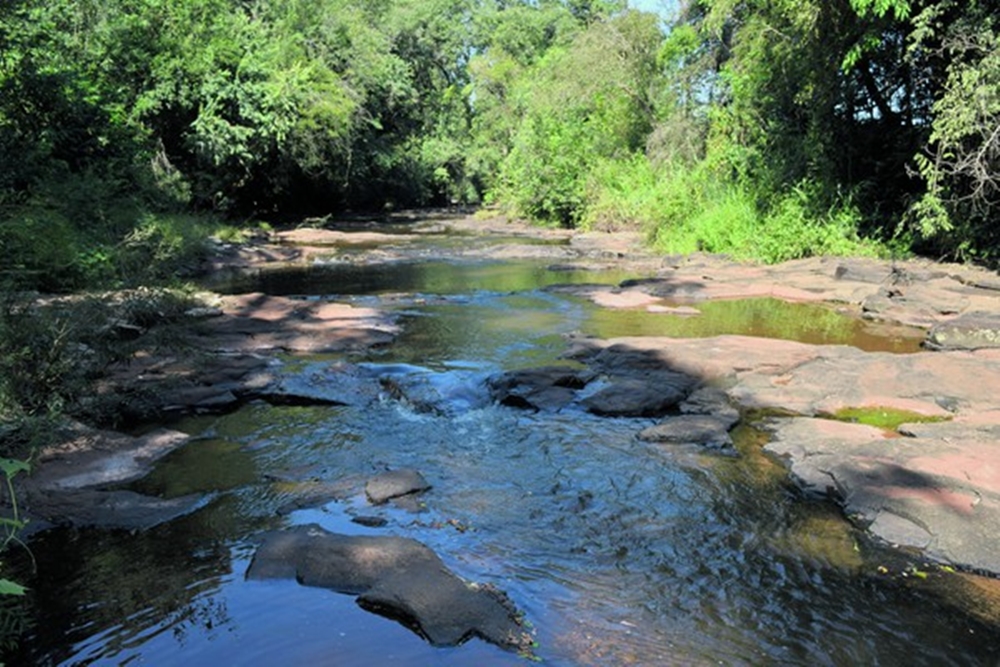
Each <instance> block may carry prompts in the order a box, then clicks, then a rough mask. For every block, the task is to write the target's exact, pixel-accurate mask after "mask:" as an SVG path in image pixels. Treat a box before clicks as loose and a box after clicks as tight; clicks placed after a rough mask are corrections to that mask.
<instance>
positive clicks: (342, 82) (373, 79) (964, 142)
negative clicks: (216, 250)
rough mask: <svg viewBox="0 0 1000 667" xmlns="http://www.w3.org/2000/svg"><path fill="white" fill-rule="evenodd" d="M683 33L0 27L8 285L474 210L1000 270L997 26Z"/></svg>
mask: <svg viewBox="0 0 1000 667" xmlns="http://www.w3.org/2000/svg"><path fill="white" fill-rule="evenodd" d="M676 10H677V11H676V15H675V16H673V17H670V19H669V20H667V17H663V16H658V15H653V14H649V13H644V12H640V11H636V10H632V9H628V7H627V5H626V4H625V2H622V1H616V0H590V1H586V0H538V1H528V0H430V1H421V2H418V1H416V0H380V1H378V2H370V1H366V2H360V1H359V0H246V1H242V2H237V3H234V2H228V1H227V0H183V1H177V0H142V1H141V2H134V1H131V0H101V1H100V2H98V1H97V0H46V1H45V2H42V1H41V0H10V1H9V2H6V3H4V4H3V6H2V7H0V249H2V250H3V252H4V253H5V255H6V256H7V258H8V262H7V264H6V267H5V272H6V273H7V274H8V275H9V276H10V277H12V278H14V279H16V280H18V281H20V282H21V283H22V284H24V283H28V284H33V285H36V286H39V287H41V288H44V289H65V288H68V287H73V286H79V285H84V284H93V283H95V282H103V283H123V284H128V283H136V282H141V281H142V280H145V279H147V276H146V269H147V268H148V267H152V268H153V273H154V274H156V273H159V274H160V277H166V276H168V275H171V274H173V273H174V272H175V271H176V269H177V266H178V260H177V258H178V257H182V258H184V260H183V261H182V262H181V264H183V263H184V262H188V263H190V262H191V261H193V260H194V259H196V258H197V253H198V251H199V249H200V248H201V239H203V238H204V236H206V235H207V234H209V233H211V232H212V231H214V227H213V224H215V223H212V222H210V220H211V219H212V218H210V217H206V215H211V216H216V217H218V218H235V219H238V220H239V219H243V220H246V219H247V218H250V219H261V218H268V219H276V218H292V217H294V216H300V215H303V214H308V213H328V212H336V211H342V210H346V209H368V210H377V209H382V208H385V207H395V206H419V205H441V204H449V203H478V202H481V201H486V202H492V203H494V204H496V205H499V206H501V207H502V208H503V209H505V210H507V211H508V212H510V213H512V214H515V215H520V216H524V217H528V218H531V219H534V220H538V221H541V222H547V223H552V224H560V225H568V226H591V227H607V228H613V227H619V226H636V225H641V226H643V227H645V228H646V229H648V230H649V232H650V233H651V235H652V238H653V239H654V240H655V242H656V243H657V244H658V245H660V246H661V247H663V248H664V249H665V250H668V251H674V252H681V251H689V250H694V249H698V248H700V249H704V250H709V251H720V252H729V253H731V254H733V255H735V256H739V257H748V258H757V259H764V260H767V261H778V260H781V259H786V258H789V257H798V256H804V255H809V254H821V253H844V252H885V251H886V248H887V247H889V246H891V247H894V248H897V249H902V250H906V249H908V248H910V247H915V248H916V249H917V250H922V251H927V252H934V253H938V254H941V255H950V256H956V257H966V258H980V259H984V260H993V259H995V258H996V250H995V245H996V244H995V242H994V241H995V237H996V236H997V234H996V232H995V231H994V225H993V222H992V221H993V220H994V219H995V217H996V213H997V207H998V204H1000V177H998V176H997V174H998V173H1000V169H998V166H1000V165H998V160H1000V134H998V132H997V127H998V126H1000V121H998V118H1000V77H998V74H997V72H1000V62H998V56H997V54H998V53H1000V48H998V46H1000V44H998V40H1000V36H998V28H997V25H996V24H997V16H998V15H1000V11H998V10H1000V6H998V3H997V2H996V1H995V0H993V1H990V0H970V1H968V2H957V1H956V0H834V1H832V2H827V1H823V0H803V1H799V0H768V1H766V2H765V1H764V0H688V1H686V2H683V3H679V5H678V6H677V7H676ZM192 214H194V215H195V217H191V216H192ZM863 239H870V240H868V241H865V240H863ZM887 244H888V245H887Z"/></svg>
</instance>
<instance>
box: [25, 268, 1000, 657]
mask: <svg viewBox="0 0 1000 667" xmlns="http://www.w3.org/2000/svg"><path fill="white" fill-rule="evenodd" d="M302 279H303V277H302V276H300V282H298V283H295V282H294V281H291V280H290V279H289V281H288V282H281V283H280V284H278V283H269V284H267V285H264V286H263V287H265V288H266V289H271V290H274V291H277V292H281V293H294V294H303V295H304V294H309V293H311V294H334V293H340V294H344V295H348V296H351V297H352V298H354V299H362V300H365V299H367V300H381V299H383V298H384V295H386V294H391V293H392V294H394V293H398V292H407V293H418V294H419V295H422V296H419V297H416V296H412V295H411V296H407V297H406V298H401V299H390V300H388V301H387V303H390V305H391V307H393V308H396V309H398V311H399V313H400V315H401V321H402V323H403V325H404V331H403V334H402V335H401V337H400V339H399V341H398V343H397V344H395V345H394V346H392V347H390V348H388V349H386V350H380V351H377V352H375V353H373V354H371V355H370V356H369V357H367V358H365V359H352V360H351V361H356V362H360V363H365V364H367V366H366V367H367V368H368V369H370V370H373V371H376V372H384V373H385V374H387V375H392V376H393V377H395V378H398V379H400V380H401V381H403V382H405V383H408V386H410V387H416V388H417V391H424V392H425V393H426V395H427V396H431V397H433V398H435V400H437V401H438V406H437V407H438V408H439V409H438V410H436V411H431V412H428V411H422V410H418V409H416V408H414V407H413V406H412V405H410V404H408V403H406V402H400V401H398V400H394V399H393V398H390V397H388V396H383V397H381V398H380V399H378V400H375V401H374V402H371V403H365V404H364V405H361V406H358V407H330V406H322V407H293V406H282V407H276V406H271V405H266V404H252V405H248V406H246V407H244V408H243V409H241V410H240V411H238V412H236V413H233V414H229V415H224V416H207V417H198V418H190V419H187V420H185V421H183V422H181V423H179V424H174V425H172V426H173V427H175V428H179V429H180V430H183V431H185V432H188V433H191V434H192V435H194V436H195V439H194V440H193V441H192V442H191V443H190V444H189V445H187V446H186V447H184V448H183V449H181V450H179V451H177V452H175V453H174V454H172V455H171V456H169V457H167V458H166V459H165V460H164V461H163V462H162V463H161V464H160V465H159V466H158V468H157V469H156V470H155V471H154V472H153V473H152V474H151V475H149V476H148V477H147V478H146V479H144V480H142V481H140V482H139V483H138V484H137V485H136V488H137V489H138V490H141V491H144V492H146V493H152V494H156V495H160V496H164V497H175V496H180V495H184V494H188V493H200V494H205V495H206V496H208V497H210V498H211V500H210V502H208V503H207V505H206V506H205V507H204V508H202V509H201V510H199V511H197V512H195V513H194V514H191V515H189V516H186V517H183V518H181V519H178V520H175V521H173V522H171V523H169V524H166V525H162V526H160V527H157V528H155V529H153V530H150V531H146V532H142V533H137V534H132V533H129V532H126V531H102V530H84V529H75V530H71V529H61V530H56V531H49V532H48V533H44V534H41V535H40V536H38V537H37V538H36V540H35V541H34V542H33V549H34V551H35V553H36V556H37V558H38V572H39V573H40V574H39V576H38V578H37V579H36V580H35V581H32V582H30V583H31V586H32V588H33V589H34V601H35V604H36V608H37V611H38V618H37V621H36V630H35V633H34V636H33V637H31V638H30V639H29V641H28V642H27V644H26V649H25V652H24V653H22V655H20V656H18V660H21V661H23V662H24V664H63V665H126V664H127V665H212V666H215V665H383V664H399V665H514V664H525V660H524V659H522V658H518V657H516V656H514V655H512V654H509V653H505V652H503V651H501V650H500V649H498V648H496V647H493V646H491V645H488V644H486V643H484V642H481V641H478V640H472V641H470V642H468V643H466V644H464V645H462V646H459V647H454V648H434V647H431V646H430V645H428V644H426V643H425V642H424V641H423V640H421V639H420V638H419V637H418V636H417V635H415V634H413V633H411V632H410V631H409V630H407V629H406V628H404V627H403V626H401V625H399V624H397V623H395V622H393V621H391V620H387V619H384V618H381V617H378V616H374V615H372V614H369V613H367V612H365V611H363V610H361V609H360V608H359V607H357V606H356V605H355V603H354V602H353V600H352V598H351V597H349V596H345V595H338V594H335V593H333V592H330V591H325V590H321V589H312V588H306V587H302V586H299V585H297V584H296V583H295V582H292V581H263V582H262V581H245V580H244V574H245V571H246V569H247V567H248V564H249V561H250V558H251V557H252V554H253V551H254V548H255V536H256V535H257V534H259V532H261V531H263V530H267V529H271V528H275V527H280V526H287V525H292V524H298V523H309V522H316V523H319V524H321V525H323V526H325V527H326V528H328V529H330V530H334V531H340V532H349V533H353V534H395V535H404V536H409V537H413V538H416V539H418V540H420V541H422V542H424V543H426V544H427V545H429V546H430V547H431V548H433V549H434V550H435V551H437V553H438V554H439V555H440V556H441V557H442V559H443V560H444V561H445V562H446V563H447V564H448V566H449V567H450V568H451V569H453V570H454V571H455V572H456V573H458V574H459V575H461V576H463V577H465V578H467V579H469V580H474V581H479V582H488V583H492V584H495V585H496V586H498V587H499V588H501V589H503V590H505V591H506V592H507V593H508V594H509V595H510V597H511V598H512V600H513V601H514V602H515V603H516V604H517V605H518V606H519V607H520V608H521V609H523V610H524V612H525V614H526V617H527V619H528V620H529V621H530V622H531V623H532V624H533V626H534V631H535V633H536V638H537V641H538V648H537V657H538V658H540V659H541V661H542V662H543V664H552V665H629V664H634V665H703V664H704V665H708V664H726V665H772V664H791V665H875V664H880V665H984V664H985V665H993V664H998V662H997V661H998V656H1000V628H998V626H997V625H996V622H995V620H991V618H997V616H992V617H991V616H990V615H989V614H983V613H978V612H977V610H976V609H971V608H969V606H968V605H969V603H968V602H967V601H964V600H963V598H961V597H956V596H953V595H951V594H950V592H949V591H955V590H957V589H958V588H959V585H958V581H959V580H958V579H957V578H956V577H951V576H950V575H948V574H946V573H940V572H937V571H935V570H934V569H933V568H930V567H928V566H925V565H924V564H922V563H921V562H920V561H919V559H916V558H915V557H911V556H907V555H906V554H900V553H898V552H893V551H888V550H884V549H881V548H879V547H878V546H876V545H873V544H870V543H869V542H868V541H867V540H866V539H865V538H864V536H863V535H860V534H858V533H856V532H855V531H854V530H853V529H852V528H850V526H849V525H848V524H847V523H846V522H845V521H844V520H843V519H842V518H841V517H840V516H839V514H838V513H837V511H836V510H835V509H834V508H833V507H831V506H830V505H827V504H822V503H811V502H807V501H805V500H803V499H802V498H800V497H798V496H797V495H796V494H795V493H794V492H793V491H792V489H791V488H790V487H789V486H788V484H787V481H786V478H785V473H784V471H783V469H782V468H780V467H779V466H777V465H776V464H775V463H774V462H772V461H770V460H769V459H767V458H765V457H764V456H763V455H762V454H761V453H760V448H759V445H760V439H759V435H758V434H757V433H756V432H755V431H753V430H752V429H751V428H748V427H740V429H739V431H738V433H737V436H738V437H737V440H738V442H739V451H740V456H719V455H710V454H706V453H703V452H701V451H699V450H698V449H696V448H686V447H676V448H671V449H668V448H663V447H660V446H657V445H651V444H648V443H643V442H641V441H639V440H637V439H636V438H635V434H636V432H637V431H638V430H640V429H641V428H644V427H645V426H648V425H649V424H650V423H651V422H650V421H648V420H641V419H605V418H597V417H594V416H591V415H589V414H586V413H584V412H579V411H575V410H566V411H563V412H560V413H555V414H543V413H538V414H533V413H528V412H522V411H516V410H513V409H509V408H504V407H500V406H495V405H492V404H490V403H489V401H488V400H487V399H486V396H485V390H484V388H483V380H484V378H485V377H486V376H487V375H489V374H490V373H492V372H496V371H498V370H500V369H503V368H513V367H522V366H531V365H536V364H546V363H552V362H553V361H554V360H556V359H557V358H558V355H559V353H560V352H561V351H562V350H563V349H564V345H565V344H564V342H563V339H562V337H561V334H564V333H570V332H584V333H602V334H604V335H608V334H607V333H606V332H607V328H608V327H620V328H622V333H626V332H628V330H629V329H630V327H631V326H632V325H633V324H634V325H635V326H638V327H640V330H639V331H635V332H633V333H654V332H650V331H647V330H646V329H642V328H641V327H644V326H652V325H646V324H637V323H635V322H632V324H626V323H627V322H630V320H629V319H628V316H624V317H623V320H622V321H621V322H619V321H611V322H608V321H606V320H605V319H603V318H605V317H606V316H605V315H604V314H603V313H601V312H599V311H596V310H595V309H593V308H592V307H590V306H589V305H587V304H585V303H583V302H581V301H579V300H575V299H572V298H567V297H563V296H560V295H558V294H556V293H551V292H548V291H545V290H543V289H539V287H544V286H545V285H551V284H555V283H558V282H560V280H562V281H565V282H572V281H576V282H588V281H589V282H601V281H606V282H617V281H618V280H619V279H620V277H619V276H617V275H607V274H603V275H602V274H592V273H591V274H586V273H579V274H572V273H566V272H551V271H546V270H545V269H544V267H541V266H539V265H538V264H537V263H531V262H512V263H510V264H498V263H489V264H483V265H478V266H477V265H473V264H468V265H466V264H449V263H440V264H439V265H437V266H434V267H427V266H424V267H421V266H409V267H406V268H405V270H403V269H402V268H400V267H393V268H389V269H385V271H384V273H383V272H381V271H379V270H375V269H366V271H362V272H360V273H358V274H356V275H354V277H353V278H346V279H345V281H344V283H343V284H342V291H341V292H338V291H337V289H338V288H337V286H338V284H339V283H337V282H336V281H335V280H333V279H332V278H331V277H330V276H328V275H324V276H321V277H313V278H309V277H305V279H304V282H303V281H302ZM282 280H283V281H284V280H285V279H284V278H283V279H282ZM311 280H312V281H314V282H310V281H311ZM397 280H398V281H399V282H394V281H397ZM260 287H261V285H258V288H260ZM373 294H374V295H376V296H371V295H373ZM380 294H381V295H383V297H379V296H378V295H380ZM345 298H346V297H345ZM741 307H742V306H741ZM762 307H769V308H773V307H774V305H773V304H765V305H763V306H762V305H756V306H751V307H748V308H747V311H748V312H751V313H753V314H754V315H753V317H755V318H757V319H760V317H761V315H760V308H762ZM825 312H826V311H825ZM659 317H660V320H659V321H660V322H661V323H662V322H666V321H668V320H664V319H663V316H662V315H661V316H659ZM705 317H706V320H707V319H708V318H709V317H710V316H709V315H706V316H705ZM800 317H801V314H800ZM824 317H825V316H824ZM837 317H841V316H839V315H838V316H837ZM814 319H815V318H814ZM730 325H731V320H730V324H727V325H726V326H730ZM699 326H703V325H699ZM854 326H855V325H854V324H851V325H850V326H849V327H846V328H842V329H839V330H840V331H847V330H852V331H853V329H852V327H854ZM834 330H838V329H837V327H831V331H834ZM655 333H662V332H659V331H657V332H655ZM731 333H734V332H731ZM615 335H618V334H617V333H616V334H615ZM693 335H698V334H693ZM702 335H704V333H702ZM836 335H839V336H843V335H844V334H842V333H840V334H836ZM835 342H850V341H849V340H842V339H837V340H836V341H835ZM338 361H341V360H340V359H311V360H303V361H301V362H298V364H297V365H298V366H301V369H302V371H303V372H304V373H308V372H309V371H310V369H316V368H323V367H325V366H327V365H329V364H332V363H337V362H338ZM387 467H393V468H395V467H414V468H417V469H419V470H420V471H421V472H422V473H423V474H424V476H425V477H426V478H427V479H428V480H429V481H430V482H431V483H432V484H433V489H432V490H431V491H430V492H428V493H427V494H425V495H424V496H423V497H422V501H423V503H424V507H423V508H422V509H421V511H419V512H411V511H407V510H405V509H402V508H396V507H391V506H389V507H386V506H381V507H378V508H373V507H371V506H369V505H368V504H367V503H366V501H365V499H364V498H363V496H362V494H360V493H353V494H351V495H349V496H348V497H347V498H345V499H342V500H337V501H333V502H328V503H326V504H322V505H320V506H318V507H313V508H308V509H300V510H296V511H292V512H290V513H284V511H283V508H287V507H288V506H289V503H290V502H294V501H295V500H296V499H297V498H300V497H301V496H302V494H303V491H304V489H307V488H308V487H310V485H316V484H322V483H330V484H336V483H339V482H343V481H344V480H348V481H350V480H357V479H364V478H365V477H366V476H370V475H371V474H373V473H376V472H378V471H381V470H384V469H385V468H387ZM362 514H363V515H369V516H370V515H373V514H375V515H379V516H381V517H383V518H385V519H386V520H387V522H388V523H387V525H386V526H385V527H383V528H378V529H370V528H364V527H362V526H360V525H358V524H356V523H352V522H351V520H350V519H351V518H352V517H353V516H358V515H362ZM910 567H917V568H919V569H920V571H921V572H927V573H928V576H927V578H926V579H925V578H923V577H922V576H921V577H916V576H910V577H903V576H901V574H900V573H901V572H902V571H903V570H904V569H905V568H910ZM880 568H884V571H883V570H882V569H880ZM11 664H18V663H16V662H12V663H11Z"/></svg>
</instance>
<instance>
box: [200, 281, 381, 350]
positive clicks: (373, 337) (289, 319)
mask: <svg viewBox="0 0 1000 667" xmlns="http://www.w3.org/2000/svg"><path fill="white" fill-rule="evenodd" d="M219 308H220V309H221V310H222V313H223V314H222V316H220V317H214V318H212V319H209V320H204V321H202V322H200V323H199V324H198V326H197V328H196V329H195V335H194V336H193V337H192V342H193V343H194V344H196V345H197V346H198V347H201V348H203V349H207V350H215V351H224V352H275V351H286V352H301V353H311V354H318V353H324V352H342V351H346V350H358V349H367V348H369V347H372V346H376V345H384V344H387V343H389V342H391V341H392V340H393V338H394V336H395V333H396V331H397V328H396V326H395V324H394V323H393V322H392V321H391V320H390V319H389V318H388V317H387V316H386V315H385V314H383V313H381V312H379V311H377V310H374V309H371V308H356V307H353V306H350V305H347V304H339V303H329V302H322V301H304V300H299V299H289V298H286V297H280V296H269V295H266V294H260V293H251V294H240V295H235V296H226V297H222V298H221V300H220V303H219Z"/></svg>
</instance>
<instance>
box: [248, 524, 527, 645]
mask: <svg viewBox="0 0 1000 667" xmlns="http://www.w3.org/2000/svg"><path fill="white" fill-rule="evenodd" d="M247 578H248V579H275V578H278V579H286V578H287V579H293V578H294V579H296V580H297V581H298V582H299V583H301V584H302V585H304V586H317V587H321V588H329V589H331V590H334V591H337V592H340V593H346V594H349V595H357V596H358V599H357V601H358V604H359V605H361V606H362V607H363V608H365V609H367V610H369V611H372V612H374V613H377V614H380V615H382V616H386V617H388V618H393V619H396V620H398V621H400V622H401V623H403V624H404V625H406V626H407V627H410V628H412V629H413V630H414V631H416V632H417V634H419V635H421V636H423V637H425V638H426V639H427V640H428V641H430V642H431V643H432V644H434V645H436V646H454V645H456V644H461V643H462V642H464V641H466V640H467V639H469V638H471V637H480V638H482V639H485V640H486V641H488V642H491V643H493V644H496V645H498V646H500V647H502V648H505V649H510V650H528V649H529V648H530V646H531V637H530V636H529V635H528V634H527V633H526V632H525V631H524V627H523V626H522V624H521V621H520V618H519V614H518V612H517V610H516V609H515V608H514V606H513V604H512V603H511V602H510V600H509V599H508V598H507V597H506V595H504V594H503V593H502V592H500V591H498V590H496V589H494V588H492V587H490V586H478V585H475V584H470V583H467V582H465V581H463V580H462V579H460V578H459V577H458V576H456V575H455V574H454V573H453V572H451V571H450V570H448V568H447V567H446V566H445V565H444V563H443V562H442V561H441V559H440V558H438V556H437V554H435V553H434V552H433V551H432V550H431V549H430V548H428V547H427V546H426V545H424V544H422V543H420V542H417V541H416V540H412V539H409V538H404V537H389V536H357V535H355V536H351V535H340V534H337V533H331V532H328V531H326V530H324V529H323V528H321V527H319V526H317V525H314V524H313V525H308V526H297V527H295V528H291V529H288V530H282V531H275V532H272V533H268V534H267V535H265V537H264V541H263V543H262V544H261V546H260V548H259V549H258V550H257V553H256V555H255V556H254V559H253V562H252V563H251V564H250V569H249V570H248V571H247Z"/></svg>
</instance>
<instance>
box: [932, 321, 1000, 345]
mask: <svg viewBox="0 0 1000 667" xmlns="http://www.w3.org/2000/svg"><path fill="white" fill-rule="evenodd" d="M926 346H927V347H929V348H931V349H935V350H975V349H979V348H984V347H1000V314H997V313H983V312H974V313H966V314H964V315H961V316H959V317H956V318H955V319H953V320H951V321H949V322H942V323H940V324H937V325H935V326H934V327H933V328H932V329H931V331H930V333H929V334H928V335H927V341H926Z"/></svg>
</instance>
